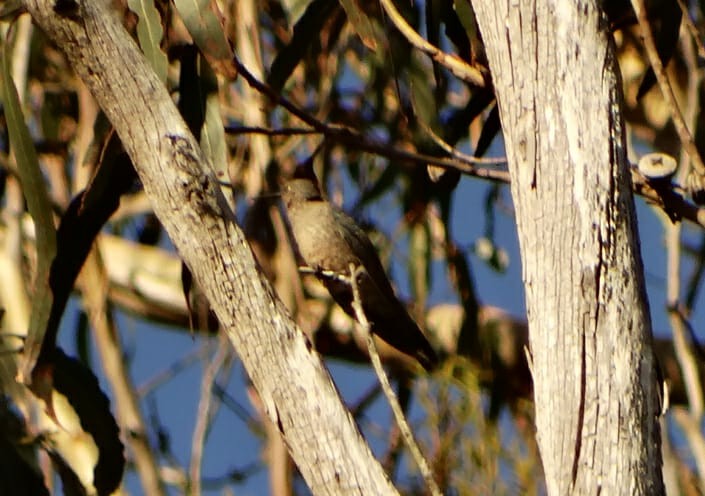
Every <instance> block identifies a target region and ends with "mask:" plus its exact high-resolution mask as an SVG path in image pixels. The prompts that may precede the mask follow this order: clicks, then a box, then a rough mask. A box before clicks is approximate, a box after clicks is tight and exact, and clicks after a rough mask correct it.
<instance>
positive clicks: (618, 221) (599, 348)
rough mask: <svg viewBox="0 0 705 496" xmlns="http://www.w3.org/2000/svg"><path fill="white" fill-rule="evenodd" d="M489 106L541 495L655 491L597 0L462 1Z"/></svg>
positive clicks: (621, 159) (652, 428)
mask: <svg viewBox="0 0 705 496" xmlns="http://www.w3.org/2000/svg"><path fill="white" fill-rule="evenodd" d="M473 5H474V7H475V9H476V13H477V20H478V24H479V26H480V31H481V33H482V36H483V39H484V42H485V46H486V50H487V56H488V59H489V63H490V69H491V72H492V76H493V82H494V85H495V90H496V94H497V100H498V103H499V108H500V117H501V121H502V129H503V131H504V140H505V146H506V150H507V157H508V159H509V169H510V174H511V179H512V197H513V200H514V206H515V209H516V219H517V227H518V232H519V242H520V249H521V260H522V264H523V279H524V287H525V292H526V307H527V313H528V320H529V330H530V338H529V343H530V347H531V349H530V353H531V361H532V362H533V363H532V372H533V378H534V396H535V402H536V428H537V440H538V444H539V448H540V451H541V457H542V460H543V464H544V469H545V474H546V482H547V487H548V494H552V495H565V494H581V495H582V494H600V493H602V494H610V495H614V494H625V495H638V494H649V495H653V494H662V493H663V483H662V477H661V452H660V434H659V427H658V416H659V404H658V392H657V381H656V378H655V365H654V358H653V354H652V348H651V340H652V337H651V324H650V321H649V309H648V303H647V300H646V292H645V289H644V280H643V267H642V261H641V256H640V253H639V242H638V234H637V224H636V217H635V211H634V201H633V197H632V193H631V187H630V186H631V185H630V174H629V169H628V164H627V160H626V152H625V139H624V132H623V122H622V114H621V96H620V91H621V88H620V85H621V83H620V79H619V77H618V75H617V70H618V68H617V65H616V60H615V54H614V47H613V44H612V42H611V39H610V35H609V33H608V31H607V25H606V21H605V19H604V18H603V17H602V16H601V13H600V11H599V9H598V6H597V1H576V2H563V1H558V2H555V1H554V2H550V1H545V0H535V1H529V0H519V1H518V2H511V6H510V2H487V1H475V2H473Z"/></svg>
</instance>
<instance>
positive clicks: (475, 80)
mask: <svg viewBox="0 0 705 496" xmlns="http://www.w3.org/2000/svg"><path fill="white" fill-rule="evenodd" d="M379 3H380V5H381V6H382V8H383V9H384V11H385V12H386V13H387V15H388V16H389V20H390V21H392V23H393V24H394V26H396V28H397V29H398V30H399V32H400V33H401V34H402V35H404V37H405V38H406V39H407V40H408V41H409V43H411V44H412V45H413V46H415V47H416V48H418V49H419V50H421V51H422V52H423V53H425V54H426V55H428V56H429V57H431V58H432V59H433V60H435V61H436V62H438V63H439V64H440V65H442V66H443V67H445V68H446V69H448V70H449V71H450V72H452V73H453V74H454V75H455V76H456V77H458V78H459V79H462V80H463V81H465V82H467V83H470V84H472V85H475V86H477V87H480V88H484V87H485V86H486V84H485V78H484V77H483V75H482V73H481V72H480V71H479V70H477V69H476V68H474V67H473V66H471V65H469V64H468V63H467V62H465V61H464V60H463V59H461V58H459V57H456V56H455V55H451V54H448V53H446V52H444V51H443V50H441V49H440V48H438V47H435V46H433V45H432V44H431V43H429V42H428V41H427V40H425V39H424V38H423V37H422V36H421V35H420V34H419V33H417V32H416V30H414V28H412V27H411V26H410V25H409V23H407V22H406V19H404V17H403V16H402V15H401V14H400V13H399V11H398V10H397V8H396V7H395V6H394V4H393V3H392V2H391V0H379Z"/></svg>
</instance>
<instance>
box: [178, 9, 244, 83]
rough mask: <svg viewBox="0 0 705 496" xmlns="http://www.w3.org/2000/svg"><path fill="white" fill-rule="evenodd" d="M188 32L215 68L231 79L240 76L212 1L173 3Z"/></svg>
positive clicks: (219, 14) (220, 16) (218, 11)
mask: <svg viewBox="0 0 705 496" xmlns="http://www.w3.org/2000/svg"><path fill="white" fill-rule="evenodd" d="M174 5H175V6H176V10H178V11H179V14H180V15H181V18H182V19H183V21H184V25H185V26H186V29H188V32H189V34H191V37H192V38H193V41H194V42H195V43H196V46H198V48H199V49H200V50H201V52H202V53H203V55H204V56H205V57H206V59H207V60H208V61H209V62H210V64H211V66H212V67H213V69H214V70H215V71H217V72H219V73H221V74H223V75H224V76H226V77H228V78H231V79H232V78H234V77H235V76H236V75H237V71H236V70H235V66H234V65H233V63H232V59H233V51H232V48H231V47H230V43H229V42H228V38H227V36H226V34H225V30H224V29H223V23H222V21H221V19H222V15H221V13H220V10H218V6H217V5H216V3H215V1H213V0H174Z"/></svg>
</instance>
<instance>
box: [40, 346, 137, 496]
mask: <svg viewBox="0 0 705 496" xmlns="http://www.w3.org/2000/svg"><path fill="white" fill-rule="evenodd" d="M38 368H40V371H39V372H38V375H40V376H41V377H42V378H43V381H42V382H43V389H42V390H41V391H38V392H37V391H35V394H38V397H39V398H40V399H41V400H43V402H44V405H45V406H44V409H45V413H46V414H47V416H48V417H49V418H50V419H52V420H53V421H54V423H56V424H57V425H58V427H60V428H59V429H54V430H53V432H51V433H49V434H47V438H48V441H49V444H48V446H47V449H48V451H49V452H50V454H52V460H53V461H54V462H55V463H57V464H58V469H59V473H60V474H61V476H62V481H63V482H64V485H65V486H66V485H67V484H71V486H72V487H76V485H77V483H80V486H81V487H82V488H84V489H85V490H86V493H88V494H97V495H98V496H107V495H110V494H112V493H113V492H114V491H115V490H116V489H117V488H118V486H119V485H120V482H121V481H122V475H123V472H124V469H125V456H124V453H123V450H124V447H123V445H122V442H121V441H120V435H119V434H120V429H119V428H118V425H117V423H116V422H115V418H114V417H113V415H112V414H111V412H110V401H109V400H108V398H107V396H106V395H105V393H104V392H103V391H102V390H101V388H100V385H99V384H98V379H97V378H96V376H95V374H93V372H92V371H91V370H90V369H89V368H88V367H86V366H85V365H83V364H82V363H81V362H79V361H78V360H76V359H75V358H73V357H69V356H68V355H66V354H65V353H64V352H63V351H62V350H61V349H60V348H58V347H57V348H55V349H54V350H53V351H52V354H51V356H50V357H48V359H47V361H46V362H45V363H43V364H42V365H40V366H38ZM33 389H34V388H33Z"/></svg>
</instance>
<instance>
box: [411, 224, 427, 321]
mask: <svg viewBox="0 0 705 496" xmlns="http://www.w3.org/2000/svg"><path fill="white" fill-rule="evenodd" d="M409 280H410V281H411V288H412V292H413V295H414V300H415V301H416V302H417V303H418V306H419V308H425V306H426V300H427V298H428V294H429V288H430V285H431V233H430V232H429V229H428V226H427V225H426V224H425V223H423V222H416V223H414V224H413V225H412V226H411V230H410V232H409Z"/></svg>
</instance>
